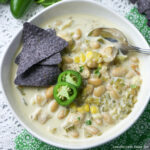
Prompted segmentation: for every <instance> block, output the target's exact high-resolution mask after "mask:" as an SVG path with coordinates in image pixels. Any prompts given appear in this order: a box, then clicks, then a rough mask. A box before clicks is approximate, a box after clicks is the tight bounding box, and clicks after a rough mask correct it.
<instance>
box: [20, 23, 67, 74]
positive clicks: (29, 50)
mask: <svg viewBox="0 0 150 150" xmlns="http://www.w3.org/2000/svg"><path fill="white" fill-rule="evenodd" d="M23 42H24V44H23V50H22V51H26V52H23V53H21V54H20V57H21V59H20V60H19V66H18V71H17V74H18V75H21V74H22V73H24V72H26V71H27V70H28V69H29V68H31V67H32V66H33V65H35V64H38V63H39V62H41V61H42V60H44V59H46V58H49V57H50V56H52V55H54V54H56V53H58V52H60V51H62V50H63V49H64V48H65V47H67V46H68V43H67V42H66V41H65V40H63V39H62V38H60V37H58V36H56V34H54V32H50V31H46V30H44V29H41V28H39V27H37V26H35V25H32V24H30V23H24V29H23Z"/></svg>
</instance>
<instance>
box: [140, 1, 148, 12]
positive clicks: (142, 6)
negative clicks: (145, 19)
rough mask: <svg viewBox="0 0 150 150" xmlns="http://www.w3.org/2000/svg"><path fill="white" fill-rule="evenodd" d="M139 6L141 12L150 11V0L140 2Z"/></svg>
mask: <svg viewBox="0 0 150 150" xmlns="http://www.w3.org/2000/svg"><path fill="white" fill-rule="evenodd" d="M137 5H138V10H139V12H140V13H144V12H145V11H146V10H148V9H150V0H138V1H137Z"/></svg>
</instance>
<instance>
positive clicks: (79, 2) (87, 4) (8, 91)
mask: <svg viewBox="0 0 150 150" xmlns="http://www.w3.org/2000/svg"><path fill="white" fill-rule="evenodd" d="M74 13H78V14H79V13H80V14H89V15H94V16H100V17H101V18H105V19H106V20H108V21H109V22H112V23H113V24H115V25H116V26H117V27H118V28H119V29H120V30H122V31H123V32H124V34H125V35H126V36H127V37H128V39H129V40H130V41H131V43H134V44H135V45H136V46H139V47H143V48H149V46H148V44H147V42H146V41H145V39H144V38H143V36H142V35H141V34H140V33H139V31H138V30H137V29H136V28H135V27H134V26H133V25H132V24H131V23H129V21H127V20H126V19H125V18H123V17H121V16H119V15H117V14H116V13H114V12H113V11H111V10H109V9H107V8H106V7H104V6H102V5H100V4H99V3H96V2H93V1H90V0H68V1H62V2H59V3H57V4H54V5H52V6H50V7H48V8H46V9H44V11H42V12H41V13H39V14H38V15H36V16H34V17H33V18H32V19H30V20H29V22H32V23H34V24H36V25H39V26H40V25H41V24H43V23H44V22H47V20H49V19H50V18H53V17H55V16H60V15H65V14H74ZM21 36H22V29H21V30H20V31H19V32H18V34H17V35H16V36H15V37H14V39H13V41H12V42H11V43H10V45H9V47H8V49H7V50H6V52H5V54H4V57H3V60H2V66H1V84H2V89H3V94H4V96H5V99H6V100H7V101H8V103H9V104H10V107H11V108H12V111H13V112H14V114H15V115H16V117H17V118H18V120H19V121H20V122H21V123H22V125H23V126H24V127H25V128H26V129H27V130H28V131H29V132H30V133H31V134H32V135H34V136H35V137H37V138H38V139H40V140H42V141H43V142H45V143H48V144H51V145H54V146H57V147H61V148H67V149H85V148H91V147H95V146H99V145H101V144H104V143H106V142H108V141H110V140H112V139H114V138H116V137H118V136H119V135H120V134H122V133H123V132H125V131H126V130H127V129H128V128H129V127H131V125H133V123H134V122H135V121H136V120H137V119H138V118H139V116H140V115H141V113H142V112H143V111H144V109H145V107H146V105H147V103H148V101H149V97H150V71H149V66H150V56H146V55H140V56H139V57H140V61H141V65H140V69H141V70H140V71H141V76H142V78H143V83H142V86H141V90H140V93H139V95H138V102H137V103H136V104H135V106H134V108H133V111H132V112H131V113H130V115H129V116H128V117H127V118H125V119H124V120H122V121H121V122H120V123H118V124H117V125H115V126H114V127H113V128H111V129H110V130H108V131H107V132H105V133H104V134H102V135H101V136H99V137H95V138H88V139H85V140H80V141H77V140H75V141H69V142H68V141H67V140H64V139H63V140H60V139H57V138H55V137H51V138H48V137H46V136H45V135H43V134H42V133H41V132H39V131H38V130H36V129H35V128H34V127H33V126H32V125H31V124H29V122H28V120H27V119H25V118H24V117H23V114H22V113H21V112H20V111H19V109H18V107H17V103H16V101H15V99H14V97H13V94H12V88H11V84H10V75H11V65H12V63H13V62H12V60H13V57H14V55H15V53H16V51H17V49H18V47H19V44H20V42H21Z"/></svg>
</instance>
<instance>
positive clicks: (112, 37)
mask: <svg viewBox="0 0 150 150" xmlns="http://www.w3.org/2000/svg"><path fill="white" fill-rule="evenodd" d="M88 36H94V37H97V36H102V37H103V38H105V39H106V40H108V41H110V42H113V43H116V42H117V43H118V45H119V47H118V48H119V49H120V51H121V52H122V53H123V54H127V53H128V52H130V51H135V52H138V53H143V54H150V49H143V48H140V47H136V46H133V45H131V44H129V43H128V40H127V38H126V37H125V35H124V34H123V33H122V32H121V31H120V30H118V29H115V28H96V29H94V30H92V31H91V32H90V33H89V34H88Z"/></svg>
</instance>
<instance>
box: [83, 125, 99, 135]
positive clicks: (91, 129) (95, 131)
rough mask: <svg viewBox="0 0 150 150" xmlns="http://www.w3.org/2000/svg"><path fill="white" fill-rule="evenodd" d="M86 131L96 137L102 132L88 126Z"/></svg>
mask: <svg viewBox="0 0 150 150" xmlns="http://www.w3.org/2000/svg"><path fill="white" fill-rule="evenodd" d="M86 129H87V131H88V132H89V133H90V134H92V135H96V134H98V133H99V132H100V131H99V129H98V128H96V127H94V126H87V127H86Z"/></svg>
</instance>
